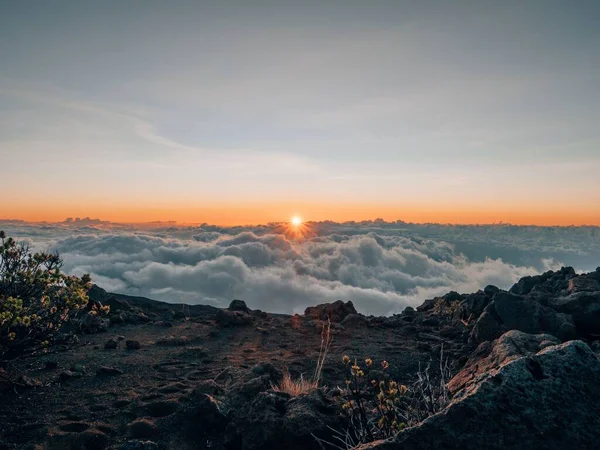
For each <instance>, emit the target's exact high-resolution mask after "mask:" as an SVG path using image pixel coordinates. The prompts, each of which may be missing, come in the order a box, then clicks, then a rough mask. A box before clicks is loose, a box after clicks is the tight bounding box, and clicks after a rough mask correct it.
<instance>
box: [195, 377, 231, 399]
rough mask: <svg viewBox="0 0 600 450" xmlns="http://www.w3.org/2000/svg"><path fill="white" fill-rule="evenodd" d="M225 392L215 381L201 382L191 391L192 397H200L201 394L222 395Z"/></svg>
mask: <svg viewBox="0 0 600 450" xmlns="http://www.w3.org/2000/svg"><path fill="white" fill-rule="evenodd" d="M224 392H225V391H224V390H223V388H222V387H221V386H220V385H219V384H218V383H217V382H216V381H215V380H203V381H199V382H198V384H196V387H195V388H194V390H193V391H192V395H193V396H196V397H198V396H201V395H203V394H208V395H222V394H223V393H224Z"/></svg>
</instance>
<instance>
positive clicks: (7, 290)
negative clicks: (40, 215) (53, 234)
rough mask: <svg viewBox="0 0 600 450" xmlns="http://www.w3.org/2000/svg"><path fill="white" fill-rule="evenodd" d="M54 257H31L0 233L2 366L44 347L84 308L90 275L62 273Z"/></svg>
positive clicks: (0, 347)
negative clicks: (12, 359) (3, 361)
mask: <svg viewBox="0 0 600 450" xmlns="http://www.w3.org/2000/svg"><path fill="white" fill-rule="evenodd" d="M61 267H62V259H61V258H60V257H59V255H58V254H53V253H47V252H38V253H33V254H32V253H31V252H30V249H29V247H28V246H27V245H25V244H22V243H18V242H16V241H15V240H14V239H12V238H10V237H8V238H7V237H6V234H5V233H4V232H3V231H0V361H2V360H7V359H11V358H14V357H16V356H19V355H23V354H26V353H28V352H33V351H35V350H37V349H41V348H44V347H46V346H48V345H49V344H51V343H52V341H53V339H54V337H55V336H56V333H57V332H58V331H59V330H60V328H61V327H62V325H63V324H64V323H65V322H66V321H67V320H68V318H69V314H70V313H71V312H72V311H75V310H78V309H81V308H83V307H85V306H86V305H87V303H88V296H87V292H88V290H89V288H90V287H91V283H90V277H89V275H84V276H82V277H76V276H68V275H65V274H63V273H62V272H61Z"/></svg>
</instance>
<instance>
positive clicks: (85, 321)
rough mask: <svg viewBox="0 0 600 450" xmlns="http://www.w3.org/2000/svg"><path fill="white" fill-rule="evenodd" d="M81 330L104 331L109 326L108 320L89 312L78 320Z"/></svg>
mask: <svg viewBox="0 0 600 450" xmlns="http://www.w3.org/2000/svg"><path fill="white" fill-rule="evenodd" d="M78 323H79V330H80V331H82V332H83V333H88V334H93V333H102V332H104V331H106V329H107V328H108V324H109V322H108V320H106V319H103V318H101V317H100V316H99V315H98V314H92V313H91V312H87V313H85V314H84V315H83V317H82V318H81V319H79V321H78Z"/></svg>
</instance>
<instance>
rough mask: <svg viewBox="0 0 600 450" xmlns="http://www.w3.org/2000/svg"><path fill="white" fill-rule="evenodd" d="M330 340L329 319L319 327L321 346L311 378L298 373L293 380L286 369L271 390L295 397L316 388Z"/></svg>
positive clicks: (331, 339) (319, 380)
mask: <svg viewBox="0 0 600 450" xmlns="http://www.w3.org/2000/svg"><path fill="white" fill-rule="evenodd" d="M332 341H333V338H332V336H331V321H330V320H327V325H325V323H323V328H322V329H321V346H320V348H319V356H318V358H317V367H316V368H315V373H314V375H313V379H312V380H307V379H305V378H304V377H303V376H302V375H300V378H298V379H297V380H294V379H292V377H291V375H290V373H289V372H288V371H287V370H286V371H285V373H284V374H283V379H282V381H281V383H279V384H278V385H272V388H273V390H274V391H276V392H285V393H286V394H289V395H291V396H292V397H296V396H297V395H300V394H307V393H309V392H310V391H312V390H313V389H316V388H318V387H319V383H320V382H321V375H322V372H323V365H324V364H325V359H326V358H327V354H328V353H329V348H330V347H331V342H332Z"/></svg>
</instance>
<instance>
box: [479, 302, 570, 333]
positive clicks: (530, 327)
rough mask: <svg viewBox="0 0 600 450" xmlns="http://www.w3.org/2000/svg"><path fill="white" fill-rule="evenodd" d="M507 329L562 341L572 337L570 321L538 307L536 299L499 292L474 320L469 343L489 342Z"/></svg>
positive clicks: (545, 308)
mask: <svg viewBox="0 0 600 450" xmlns="http://www.w3.org/2000/svg"><path fill="white" fill-rule="evenodd" d="M508 330H520V331H524V332H526V333H532V334H540V333H550V334H552V335H554V336H556V337H558V338H559V339H560V340H562V341H566V340H569V339H573V338H574V337H575V336H576V331H575V324H574V322H573V318H572V317H571V316H570V315H567V314H561V313H558V312H556V311H555V310H553V309H551V308H548V307H545V306H542V305H541V304H540V303H539V302H537V301H536V300H533V299H530V298H525V297H522V296H517V295H512V294H509V293H505V292H499V293H498V294H496V295H495V296H494V300H493V301H492V303H490V304H489V305H488V306H486V308H485V309H484V310H483V313H482V314H481V316H480V317H479V319H477V322H476V323H475V326H474V327H473V331H472V332H471V337H470V341H471V342H472V343H474V344H479V343H481V342H483V341H492V340H494V339H496V338H498V337H500V336H501V335H502V334H503V333H505V332H506V331H508Z"/></svg>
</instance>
